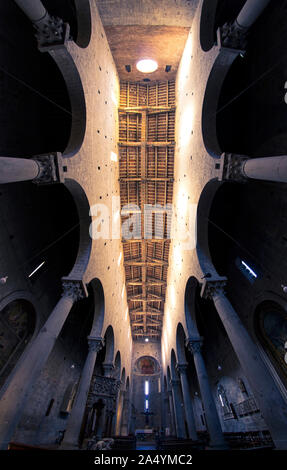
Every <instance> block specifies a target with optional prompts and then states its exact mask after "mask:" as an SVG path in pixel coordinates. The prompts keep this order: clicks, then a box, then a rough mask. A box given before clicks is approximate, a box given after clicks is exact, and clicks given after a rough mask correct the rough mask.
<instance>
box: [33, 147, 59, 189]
mask: <svg viewBox="0 0 287 470" xmlns="http://www.w3.org/2000/svg"><path fill="white" fill-rule="evenodd" d="M33 160H35V161H36V163H37V164H38V167H39V173H38V175H37V177H36V178H35V179H34V180H33V183H36V184H39V185H41V184H55V183H63V182H64V176H63V163H62V155H61V153H59V152H55V153H50V154H48V155H36V156H34V157H33Z"/></svg>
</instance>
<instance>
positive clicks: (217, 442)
mask: <svg viewBox="0 0 287 470" xmlns="http://www.w3.org/2000/svg"><path fill="white" fill-rule="evenodd" d="M187 346H188V348H189V350H190V351H191V353H192V354H193V359H194V365H195V369H196V375H197V379H198V384H199V388H200V394H201V398H202V401H203V405H204V411H205V418H206V423H207V428H208V432H209V437H210V442H209V445H210V447H211V448H214V449H226V448H227V445H226V442H225V440H224V437H223V433H222V429H221V424H220V421H219V417H218V414H217V409H216V406H215V403H214V399H213V395H212V391H211V388H210V384H209V379H208V375H207V370H206V367H205V363H204V360H203V357H202V354H201V346H202V338H188V340H187Z"/></svg>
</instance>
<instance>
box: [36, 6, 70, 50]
mask: <svg viewBox="0 0 287 470" xmlns="http://www.w3.org/2000/svg"><path fill="white" fill-rule="evenodd" d="M34 28H35V29H36V33H35V36H36V39H37V41H38V48H39V50H40V51H42V52H44V51H46V50H48V49H55V48H56V47H59V46H60V47H62V46H63V45H65V44H66V41H67V40H68V38H69V35H70V26H69V25H68V24H67V23H64V21H63V20H62V19H61V18H58V17H56V16H51V15H49V13H46V15H45V17H44V18H43V19H42V20H41V21H39V22H36V23H34Z"/></svg>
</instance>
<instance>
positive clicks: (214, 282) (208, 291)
mask: <svg viewBox="0 0 287 470" xmlns="http://www.w3.org/2000/svg"><path fill="white" fill-rule="evenodd" d="M226 282H227V278H226V277H218V278H216V279H212V278H211V279H205V281H204V283H203V286H202V289H201V297H202V298H203V299H211V300H212V299H213V297H214V296H215V295H217V294H224V288H225V286H226Z"/></svg>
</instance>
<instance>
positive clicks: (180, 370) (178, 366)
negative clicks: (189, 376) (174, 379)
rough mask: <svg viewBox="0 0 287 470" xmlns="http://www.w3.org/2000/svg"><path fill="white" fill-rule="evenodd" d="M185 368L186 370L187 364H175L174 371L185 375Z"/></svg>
mask: <svg viewBox="0 0 287 470" xmlns="http://www.w3.org/2000/svg"><path fill="white" fill-rule="evenodd" d="M187 368H188V363H187V362H184V363H181V364H176V370H177V372H178V373H179V374H180V375H181V374H185V373H186V371H187Z"/></svg>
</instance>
